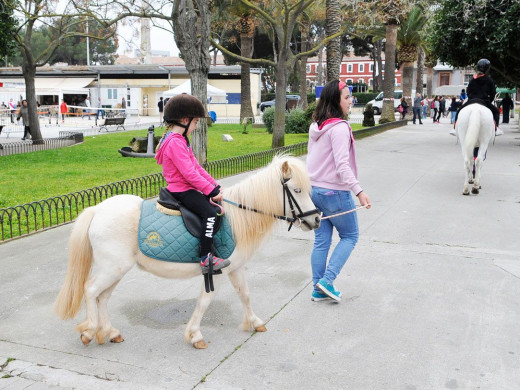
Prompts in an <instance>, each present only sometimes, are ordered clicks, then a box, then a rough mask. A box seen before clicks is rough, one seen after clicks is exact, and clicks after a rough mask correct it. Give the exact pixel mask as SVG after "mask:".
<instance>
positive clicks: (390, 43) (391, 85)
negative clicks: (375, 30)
mask: <svg viewBox="0 0 520 390" xmlns="http://www.w3.org/2000/svg"><path fill="white" fill-rule="evenodd" d="M398 27H399V26H398V25H397V24H387V25H386V44H385V77H384V80H383V110H382V113H381V118H380V119H379V123H387V122H394V121H395V114H394V92H395V48H396V43H397V28H398Z"/></svg>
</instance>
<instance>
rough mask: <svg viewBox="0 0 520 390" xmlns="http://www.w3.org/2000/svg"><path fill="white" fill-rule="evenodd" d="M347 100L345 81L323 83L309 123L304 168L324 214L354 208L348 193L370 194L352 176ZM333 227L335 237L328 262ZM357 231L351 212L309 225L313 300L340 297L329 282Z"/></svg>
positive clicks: (353, 154) (365, 200) (354, 170)
mask: <svg viewBox="0 0 520 390" xmlns="http://www.w3.org/2000/svg"><path fill="white" fill-rule="evenodd" d="M351 104H352V100H351V95H350V90H349V88H348V86H347V85H346V84H345V83H344V82H342V81H338V80H333V81H330V82H328V83H327V84H326V85H325V86H324V87H323V90H322V92H321V97H320V100H319V101H318V104H317V106H316V110H315V111H314V114H313V121H314V122H313V123H312V124H311V125H310V128H309V143H308V154H307V169H308V171H309V177H310V180H311V184H312V201H313V202H314V204H315V205H316V207H317V208H318V209H319V210H320V211H321V212H322V213H323V215H324V216H330V215H333V214H337V213H341V212H344V211H350V210H354V209H355V207H356V205H355V203H354V200H353V197H352V195H351V193H354V195H356V196H357V198H358V199H359V202H360V203H361V205H362V206H364V207H366V208H367V209H368V208H370V207H371V203H370V199H369V197H368V195H367V194H366V193H365V192H364V191H363V188H362V187H361V185H360V184H359V181H358V179H357V176H358V172H357V165H356V151H355V147H354V136H353V134H352V129H351V127H350V125H349V123H348V122H347V121H346V120H345V119H344V118H345V116H346V115H347V114H348V113H349V112H350V107H351ZM334 229H336V231H337V232H338V234H339V237H340V241H339V243H338V244H337V245H336V247H335V248H334V251H333V252H332V255H331V256H330V259H329V261H328V264H327V256H328V253H329V249H330V246H331V241H332V232H333V230H334ZM358 236H359V229H358V220H357V215H356V212H355V211H354V212H351V213H349V214H344V215H341V216H337V217H334V218H331V219H322V221H321V224H320V227H319V228H318V229H316V230H314V237H315V240H314V248H313V250H312V255H311V268H312V283H313V285H314V288H313V291H312V295H311V299H312V300H313V301H322V300H326V299H329V298H331V299H333V300H335V301H338V302H339V301H340V300H341V292H339V291H338V290H336V288H335V287H334V281H335V280H336V278H337V277H338V275H339V273H340V271H341V269H342V268H343V266H344V265H345V263H346V261H347V259H348V258H349V256H350V254H351V252H352V250H353V249H354V247H355V245H356V243H357V240H358Z"/></svg>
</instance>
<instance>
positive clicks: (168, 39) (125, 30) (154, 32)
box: [117, 23, 179, 57]
mask: <svg viewBox="0 0 520 390" xmlns="http://www.w3.org/2000/svg"><path fill="white" fill-rule="evenodd" d="M134 26H137V30H136V29H135V28H134V29H132V28H130V27H128V26H122V25H120V26H118V36H119V48H118V50H117V53H118V54H126V55H129V56H131V57H134V56H135V54H134V53H135V51H134V50H135V49H139V46H140V44H141V39H140V34H139V33H140V26H139V25H138V23H136V24H135V25H134ZM165 26H168V25H167V24H165ZM132 30H134V31H132ZM151 41H152V50H162V51H169V52H170V55H171V56H178V55H179V49H177V46H176V45H175V41H174V39H173V33H172V32H171V31H165V30H163V29H161V28H159V27H154V26H152V29H151Z"/></svg>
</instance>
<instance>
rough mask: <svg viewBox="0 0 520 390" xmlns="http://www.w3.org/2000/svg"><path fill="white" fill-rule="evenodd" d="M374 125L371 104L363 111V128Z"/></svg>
mask: <svg viewBox="0 0 520 390" xmlns="http://www.w3.org/2000/svg"><path fill="white" fill-rule="evenodd" d="M375 125H376V122H375V120H374V109H373V108H372V104H367V105H366V107H365V111H363V126H365V127H372V126H375Z"/></svg>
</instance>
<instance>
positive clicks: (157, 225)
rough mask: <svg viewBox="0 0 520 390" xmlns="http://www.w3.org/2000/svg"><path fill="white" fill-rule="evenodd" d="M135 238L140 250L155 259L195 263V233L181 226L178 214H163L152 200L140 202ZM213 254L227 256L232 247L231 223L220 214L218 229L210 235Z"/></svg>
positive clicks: (197, 247) (196, 250)
mask: <svg viewBox="0 0 520 390" xmlns="http://www.w3.org/2000/svg"><path fill="white" fill-rule="evenodd" d="M138 242H139V249H140V250H141V252H142V253H143V254H144V255H145V256H148V257H151V258H152V259H156V260H162V261H169V262H173V263H198V262H199V261H200V256H199V244H200V240H199V238H198V237H194V236H192V235H191V234H190V232H189V231H188V230H187V229H186V227H185V226H184V223H183V222H182V217H181V216H175V215H166V214H163V213H161V212H160V211H158V210H157V208H156V202H155V201H149V200H145V201H143V204H142V205H141V217H140V219H139V229H138ZM213 245H214V246H215V255H217V256H218V257H221V258H223V259H227V258H228V257H229V256H231V254H232V253H233V251H234V250H235V240H234V238H233V232H232V231H231V225H230V224H229V222H228V220H227V218H226V217H225V216H223V217H222V225H221V227H220V230H219V231H218V232H217V233H216V234H215V235H214V236H213Z"/></svg>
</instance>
